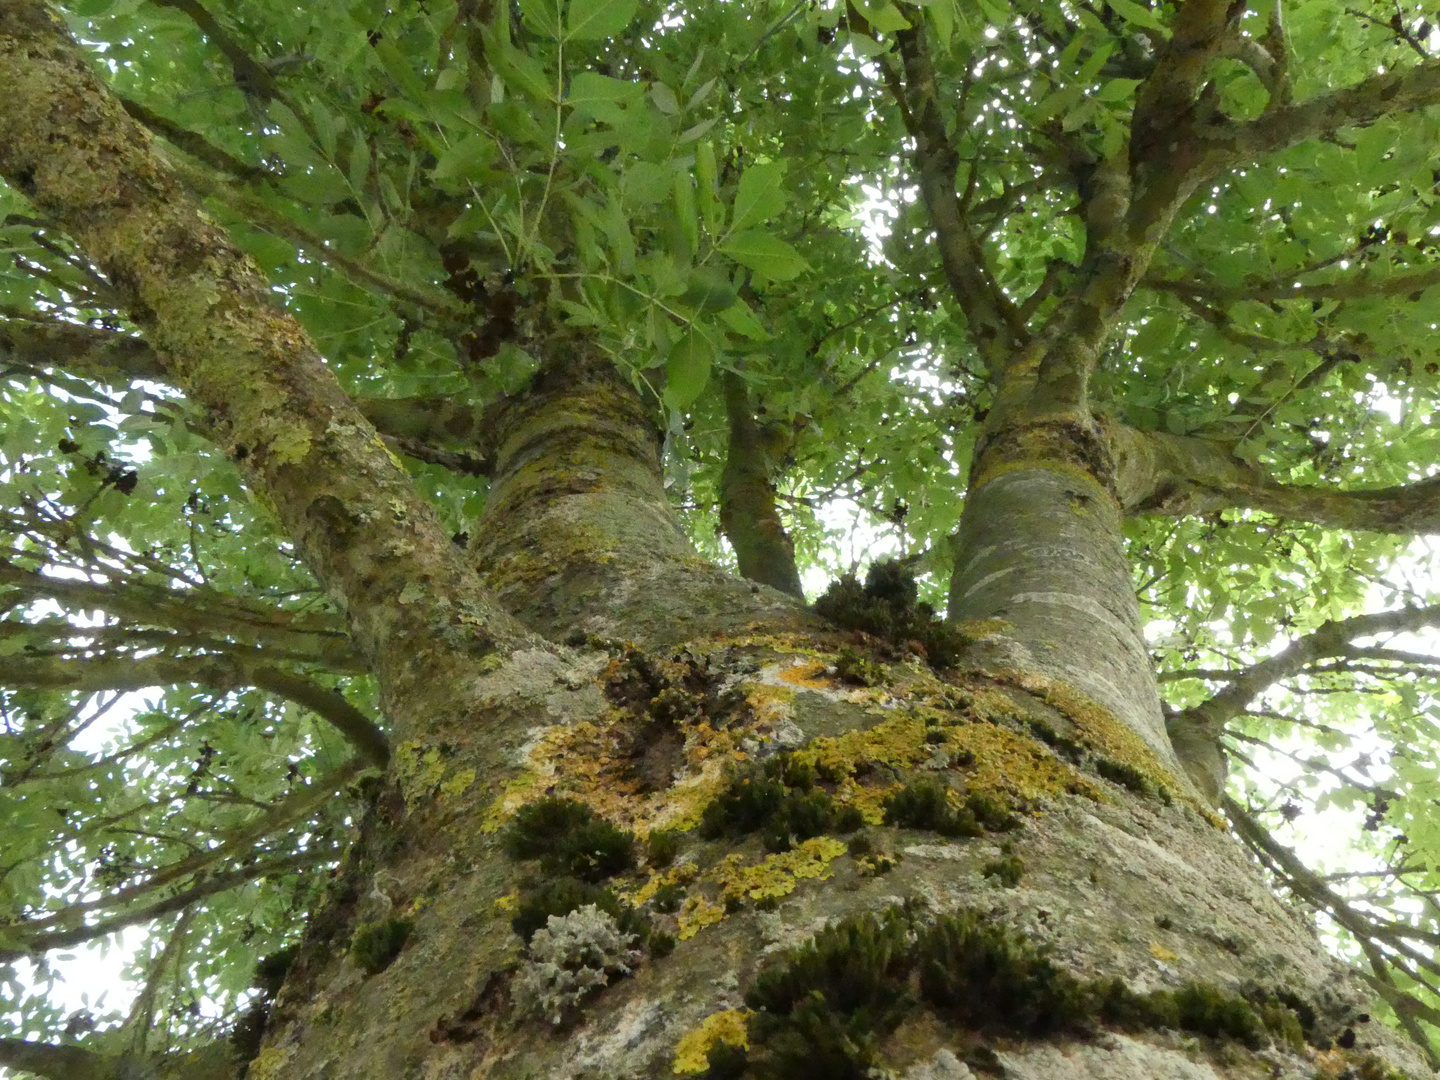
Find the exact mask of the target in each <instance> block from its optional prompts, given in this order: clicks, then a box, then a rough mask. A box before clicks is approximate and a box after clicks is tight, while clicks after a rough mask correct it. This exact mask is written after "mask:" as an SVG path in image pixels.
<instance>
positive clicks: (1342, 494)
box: [1105, 424, 1440, 535]
mask: <svg viewBox="0 0 1440 1080" xmlns="http://www.w3.org/2000/svg"><path fill="white" fill-rule="evenodd" d="M1105 431H1106V436H1107V440H1108V442H1109V444H1110V449H1111V453H1112V455H1113V457H1114V459H1115V473H1116V488H1117V491H1116V494H1117V496H1118V497H1119V499H1120V502H1121V505H1122V506H1123V507H1124V508H1125V512H1126V514H1129V515H1141V514H1155V515H1163V516H1169V517H1182V516H1189V515H1198V514H1213V513H1216V512H1218V511H1220V510H1229V509H1240V508H1244V509H1250V510H1262V511H1264V512H1265V513H1269V514H1274V515H1275V516H1277V517H1282V518H1287V519H1289V520H1292V521H1309V522H1313V523H1314V524H1316V525H1323V526H1325V527H1326V528H1331V529H1367V530H1370V531H1372V532H1383V533H1398V534H1402V535H1418V534H1429V533H1436V532H1440V476H1436V477H1431V478H1429V479H1426V480H1419V481H1416V482H1415V483H1413V484H1401V485H1397V486H1394V487H1386V488H1372V489H1369V490H1359V491H1353V490H1343V489H1339V488H1331V487H1320V486H1318V485H1316V486H1300V485H1291V484H1281V483H1279V482H1278V481H1276V480H1274V479H1272V478H1271V477H1270V476H1269V475H1268V474H1267V473H1266V472H1265V471H1264V470H1263V469H1261V468H1259V467H1257V466H1255V465H1251V464H1249V463H1248V462H1245V461H1241V460H1240V459H1239V458H1237V457H1235V455H1234V453H1233V447H1234V444H1233V443H1230V442H1223V441H1217V440H1212V439H1203V438H1197V437H1194V436H1186V435H1170V434H1168V433H1165V432H1158V431H1137V430H1136V429H1134V428H1131V427H1127V426H1125V425H1123V424H1106V425H1105Z"/></svg>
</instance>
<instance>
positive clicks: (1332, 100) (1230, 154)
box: [1215, 61, 1440, 163]
mask: <svg viewBox="0 0 1440 1080" xmlns="http://www.w3.org/2000/svg"><path fill="white" fill-rule="evenodd" d="M1437 102H1440V62H1436V61H1431V62H1428V63H1423V64H1417V65H1416V66H1414V67H1412V68H1407V69H1405V70H1404V71H1388V72H1386V73H1385V74H1383V75H1374V76H1371V77H1370V78H1368V79H1366V80H1365V81H1364V82H1360V83H1356V84H1355V85H1354V86H1350V87H1346V88H1345V89H1344V90H1336V91H1334V92H1332V93H1329V94H1321V95H1319V96H1318V97H1313V98H1311V99H1310V100H1308V101H1304V102H1301V103H1300V104H1298V105H1286V106H1283V107H1281V108H1278V109H1272V110H1269V111H1267V112H1266V113H1265V114H1264V115H1263V116H1261V117H1260V118H1259V119H1256V120H1252V121H1250V122H1249V123H1244V124H1228V125H1225V126H1224V128H1217V129H1216V131H1215V134H1216V139H1217V141H1218V142H1221V143H1223V144H1224V156H1225V157H1226V158H1227V159H1228V161H1227V163H1233V162H1238V161H1252V160H1254V159H1256V158H1258V157H1260V156H1262V155H1264V154H1269V153H1273V152H1275V151H1277V150H1283V149H1285V148H1286V147H1290V146H1295V145H1297V144H1298V143H1302V142H1305V141H1306V140H1307V139H1315V138H1319V137H1320V136H1322V135H1329V134H1331V133H1332V132H1335V131H1339V130H1340V129H1341V128H1346V127H1364V126H1366V125H1367V124H1373V123H1374V122H1375V121H1377V120H1381V119H1383V118H1384V117H1387V116H1398V115H1399V114H1401V113H1407V112H1414V111H1415V110H1417V109H1423V108H1425V107H1427V106H1429V105H1434V104H1436V103H1437Z"/></svg>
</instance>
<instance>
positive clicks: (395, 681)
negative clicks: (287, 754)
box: [0, 0, 534, 737]
mask: <svg viewBox="0 0 1440 1080" xmlns="http://www.w3.org/2000/svg"><path fill="white" fill-rule="evenodd" d="M0 129H3V130H4V131H5V139H4V142H3V143H0V175H3V176H4V178H5V179H6V180H7V181H8V182H9V183H10V184H11V185H12V186H13V187H14V188H15V189H16V190H17V191H19V192H21V193H22V194H24V195H25V196H26V197H27V198H29V199H30V200H31V202H32V203H34V205H35V206H36V207H37V209H38V210H39V211H40V212H41V213H42V214H44V215H46V216H48V217H49V218H50V219H52V220H54V221H56V222H57V223H58V224H59V225H60V227H62V228H63V229H65V230H66V231H67V232H68V233H69V234H70V235H71V236H72V237H73V238H74V239H75V240H76V241H77V243H79V245H80V246H81V247H82V248H83V249H84V251H85V253H86V255H87V256H88V257H89V258H90V259H91V260H92V261H93V262H94V264H95V265H96V266H97V267H99V268H100V269H101V271H102V272H103V273H104V274H105V276H106V278H107V279H108V280H109V281H111V282H112V283H114V284H115V286H116V288H117V290H118V291H119V293H120V294H121V295H122V297H123V301H124V304H125V306H126V307H127V309H128V314H129V315H130V317H131V318H132V319H133V321H134V322H135V324H136V325H137V326H139V327H140V329H141V330H142V331H143V332H144V334H145V336H146V337H147V339H148V340H149V341H150V342H151V343H152V344H153V345H154V347H155V349H156V352H157V354H158V355H159V356H161V357H162V358H163V362H164V365H165V367H166V370H167V372H168V375H169V378H170V379H171V381H173V382H175V383H176V384H177V385H179V386H180V387H182V388H183V389H184V391H185V393H186V395H187V396H188V397H189V398H190V400H191V401H192V403H193V404H195V405H196V406H197V408H198V409H199V410H200V411H201V413H202V415H203V417H204V421H205V423H206V424H207V426H208V428H209V430H210V431H211V433H212V437H213V438H214V440H215V442H216V443H217V444H218V445H219V446H221V447H222V448H223V449H224V450H225V452H226V453H227V454H229V455H230V456H231V457H232V459H233V460H234V461H236V463H237V464H238V465H239V467H240V470H241V472H242V475H243V476H244V478H245V480H246V482H247V483H248V484H249V485H251V486H252V487H253V488H254V489H256V490H257V491H259V492H261V493H263V495H264V496H265V498H266V499H267V500H268V501H269V502H270V504H271V505H272V506H273V507H274V510H275V512H276V514H277V516H278V517H279V519H280V521H281V522H282V524H283V526H284V528H285V530H286V532H287V533H288V534H289V535H290V537H291V539H292V540H293V541H294V543H295V546H296V550H297V551H298V552H299V553H300V555H301V556H302V557H303V558H304V560H305V562H306V564H307V565H308V566H309V568H310V570H311V571H312V572H313V573H314V574H315V576H316V577H317V578H318V579H319V581H320V582H321V584H322V585H323V586H324V587H325V588H326V589H327V590H328V591H329V592H330V593H331V595H332V596H334V597H335V598H336V599H337V600H338V601H339V602H340V603H341V604H342V605H343V606H344V607H345V609H346V612H347V615H348V617H349V622H350V627H351V633H352V636H353V637H354V639H355V643H356V645H357V647H358V649H359V651H360V652H361V653H362V654H363V655H364V656H365V657H366V658H367V660H368V661H369V662H370V663H371V665H372V667H373V669H374V670H375V672H376V674H377V675H378V676H379V678H380V682H381V686H382V692H383V693H384V694H385V696H386V700H387V702H389V703H390V704H391V707H392V708H395V707H398V705H399V703H404V707H405V715H397V717H396V719H397V722H398V723H400V724H401V726H402V727H403V726H404V724H405V723H406V722H410V721H413V722H414V723H416V724H420V723H429V722H431V721H433V719H434V717H435V716H436V715H437V714H438V711H439V710H441V709H442V708H445V706H442V705H441V703H440V702H439V701H438V700H436V697H435V695H437V694H438V693H440V692H441V691H442V690H443V689H444V688H448V687H452V686H455V685H457V684H459V683H460V681H461V679H462V677H463V673H464V672H466V671H473V670H474V666H475V665H476V664H478V663H480V662H481V661H482V660H483V659H485V658H486V657H487V656H490V655H492V654H494V653H495V652H497V651H501V650H503V651H505V652H507V653H508V652H509V651H511V650H513V649H515V648H518V647H522V646H523V645H525V644H528V643H530V642H532V641H533V640H534V639H533V638H532V637H531V636H530V635H529V634H528V633H527V632H526V631H525V630H524V629H523V628H521V627H519V626H518V625H517V624H516V623H515V622H514V621H513V620H512V619H511V618H510V617H509V616H508V615H506V614H505V613H504V612H503V611H502V610H501V609H500V608H499V607H498V605H496V604H495V603H494V601H493V600H492V599H491V598H490V597H489V596H488V595H487V594H485V593H484V592H483V591H482V590H481V588H480V586H479V581H478V579H477V577H476V576H475V574H474V573H473V572H472V570H471V569H470V567H469V566H468V565H467V564H466V562H465V559H464V556H463V554H462V552H461V551H460V550H459V549H458V548H457V547H456V545H454V544H452V543H451V541H450V536H449V531H448V530H446V529H445V528H444V527H443V526H442V524H441V522H440V521H439V518H438V516H437V514H436V512H435V510H434V508H433V507H431V506H430V505H429V504H428V503H427V502H426V501H425V500H424V499H423V498H421V497H420V495H419V494H418V492H416V490H415V488H414V485H413V484H412V483H411V481H410V478H409V477H408V476H407V475H406V473H405V471H404V469H403V468H402V467H401V466H400V464H399V462H398V461H397V460H396V459H395V458H394V457H393V456H392V455H391V454H390V453H389V452H388V451H387V450H386V449H385V447H384V445H383V443H382V442H381V441H380V440H379V439H378V438H376V437H375V431H374V428H373V427H372V426H371V425H370V424H369V422H368V421H366V420H365V418H364V417H363V416H362V415H361V414H360V412H359V410H358V409H356V408H355V406H354V404H353V402H351V401H350V400H349V398H347V397H346V396H345V394H344V393H343V392H342V391H341V389H340V387H339V385H338V384H337V383H336V381H335V377H334V374H333V373H332V372H331V371H330V370H329V369H328V368H327V367H326V366H325V364H324V363H323V362H322V360H321V357H320V356H319V354H318V353H317V351H316V349H315V347H314V345H313V344H312V343H311V342H310V340H309V338H308V337H307V336H306V334H305V331H304V330H303V329H302V328H301V326H300V325H299V324H298V323H297V322H296V321H295V320H294V319H293V318H292V317H291V316H290V315H289V314H287V313H286V312H285V311H283V310H282V309H280V308H279V307H278V306H277V305H276V303H275V298H274V294H273V293H272V292H271V290H270V287H269V284H268V282H266V281H265V279H264V277H263V276H262V275H261V274H260V273H259V271H258V270H257V268H256V267H255V265H254V263H253V262H251V261H250V260H249V259H248V258H247V257H246V256H245V255H244V254H243V253H242V252H241V251H240V250H239V249H238V248H236V247H235V245H234V244H232V243H231V241H230V240H229V239H228V237H226V236H225V234H224V233H223V232H222V231H221V230H220V229H218V228H217V227H216V226H215V225H214V223H213V222H212V221H211V220H210V218H209V217H208V216H207V215H206V214H204V213H203V212H202V211H201V209H200V207H199V206H198V204H197V203H196V202H195V200H194V198H193V197H192V196H191V195H190V194H189V192H188V191H187V190H186V189H185V187H184V185H183V184H182V183H181V182H180V180H179V179H178V177H177V176H176V175H175V174H174V172H173V171H172V170H171V168H170V167H169V166H168V165H167V163H166V162H165V161H163V160H162V159H161V158H160V156H159V155H157V154H156V153H155V152H154V150H153V149H152V146H151V141H150V136H149V134H148V133H147V132H146V131H145V130H144V129H143V128H141V127H140V126H139V125H137V124H136V123H135V121H134V120H133V119H131V118H130V116H129V115H128V114H127V113H126V112H125V110H124V109H123V107H122V106H121V105H120V103H119V102H118V101H116V100H115V98H114V96H113V95H111V94H110V92H109V91H108V90H107V89H106V88H105V87H104V86H103V85H102V84H101V83H100V82H99V81H98V79H97V78H96V77H95V75H94V73H93V72H92V70H91V68H90V64H89V62H88V61H87V59H86V57H85V55H84V54H83V53H82V52H81V50H80V48H79V47H78V46H77V45H76V43H75V41H74V40H73V39H72V38H71V37H70V36H69V34H68V33H67V32H66V31H65V28H64V23H63V21H61V20H60V19H59V18H58V17H57V16H54V15H52V14H51V13H50V11H49V10H48V8H47V7H46V6H45V5H44V4H42V3H38V2H34V3H27V2H20V0H15V2H11V3H7V4H5V5H3V6H0ZM402 555H403V557H401V556H402ZM419 582H423V583H424V587H423V588H420V589H419V590H418V591H417V590H416V587H415V586H416V584H417V583H419ZM407 586H408V587H409V591H408V592H407V591H406V590H407ZM402 592H405V593H406V595H405V601H406V602H404V603H401V602H398V600H397V598H399V597H400V596H401V594H402ZM463 707H465V706H464V704H463V703H457V702H455V700H454V698H453V695H451V697H450V704H449V706H448V708H449V709H452V710H453V709H457V708H463ZM402 737H403V736H402Z"/></svg>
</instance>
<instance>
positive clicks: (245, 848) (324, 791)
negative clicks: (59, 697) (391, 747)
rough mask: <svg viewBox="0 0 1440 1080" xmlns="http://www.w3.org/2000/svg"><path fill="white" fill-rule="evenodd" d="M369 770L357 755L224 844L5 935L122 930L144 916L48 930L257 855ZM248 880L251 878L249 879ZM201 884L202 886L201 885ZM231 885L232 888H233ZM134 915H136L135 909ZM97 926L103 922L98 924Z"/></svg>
mask: <svg viewBox="0 0 1440 1080" xmlns="http://www.w3.org/2000/svg"><path fill="white" fill-rule="evenodd" d="M369 768H371V766H370V764H369V762H367V761H364V760H363V759H361V758H360V757H358V756H357V757H353V758H351V759H350V760H349V761H347V762H346V763H345V764H344V765H341V766H340V767H339V768H337V769H333V770H331V771H330V772H329V773H326V774H325V775H324V776H322V777H319V778H318V779H317V780H316V781H315V783H313V784H311V785H309V786H308V787H304V788H301V789H300V790H298V791H294V792H291V793H290V794H289V795H286V796H285V797H283V798H281V799H277V800H276V801H275V802H273V803H271V804H270V805H269V806H268V807H266V808H265V810H264V811H263V812H262V813H260V814H258V815H256V817H255V818H254V819H253V820H251V821H250V822H249V823H248V824H246V825H244V826H243V827H241V828H239V829H236V830H235V831H233V832H230V833H227V834H225V835H224V837H223V838H222V841H221V843H219V844H216V845H215V846H214V847H210V848H206V849H205V850H204V851H201V852H199V853H197V854H195V855H191V856H188V857H187V858H184V859H180V860H178V861H176V862H173V863H169V864H167V865H165V866H161V867H157V868H155V869H153V870H148V871H147V870H144V869H142V870H139V871H137V872H138V873H146V872H148V873H149V874H150V876H149V877H148V878H147V879H146V880H145V881H143V882H139V883H137V884H134V885H128V886H126V887H124V888H122V889H117V890H116V891H115V892H113V893H111V894H109V895H108V896H101V897H97V898H96V899H93V900H83V901H80V902H77V903H74V904H70V905H68V906H67V907H66V908H65V909H64V910H63V912H60V913H57V914H53V915H47V916H45V917H44V918H40V919H31V920H27V921H25V922H23V923H19V924H8V925H7V924H4V923H0V935H3V934H5V933H7V932H10V931H12V930H15V929H17V928H19V929H21V930H22V931H23V932H24V933H26V934H28V935H29V937H28V939H27V940H28V941H29V942H31V943H33V942H35V941H37V940H39V939H40V937H41V936H44V939H45V942H46V943H45V944H44V945H43V947H44V948H60V947H62V946H63V945H66V944H75V943H78V942H80V941H88V940H90V939H91V938H92V937H96V936H99V934H101V933H109V932H110V930H118V929H122V928H123V927H125V926H131V925H134V923H135V922H139V921H142V920H141V918H139V917H137V918H134V919H131V921H129V922H119V923H115V924H114V925H110V924H109V923H107V924H106V925H107V926H109V929H107V930H103V931H98V932H97V933H94V934H92V933H90V932H91V931H92V930H95V926H88V927H86V926H82V927H78V928H76V929H72V930H63V931H59V930H57V931H54V932H53V934H54V935H60V934H84V935H88V936H82V937H79V938H76V939H75V940H74V941H69V940H68V939H65V940H62V939H61V938H59V937H58V936H57V937H54V940H53V941H52V940H51V936H50V934H49V932H47V928H48V927H53V926H57V925H64V924H65V923H66V922H68V921H69V920H70V919H73V918H74V917H75V915H76V914H77V913H83V912H87V911H97V910H100V909H102V908H113V907H116V906H118V905H121V904H126V903H130V902H131V901H134V900H138V899H141V898H143V897H145V896H146V895H148V894H150V893H153V892H155V891H156V890H158V889H161V888H163V887H164V886H167V885H169V884H171V883H172V882H176V881H181V880H183V879H185V878H187V877H189V876H190V875H192V874H198V873H200V872H201V871H206V870H208V869H209V868H210V867H212V866H214V865H215V864H216V863H220V862H223V861H225V860H227V859H231V858H233V859H236V860H242V859H244V858H245V857H246V856H247V855H253V854H254V848H255V844H256V842H257V841H259V840H261V839H263V838H264V837H266V836H269V835H271V834H273V833H276V832H278V831H280V830H281V829H283V828H285V827H287V826H289V825H290V824H292V823H293V822H295V821H297V820H299V819H301V818H303V817H306V816H308V815H310V814H313V813H315V811H317V810H319V809H320V807H321V806H322V805H323V804H324V803H326V802H328V801H329V800H330V799H332V798H333V797H334V794H335V792H336V791H338V790H339V789H340V788H342V787H344V786H345V785H346V784H348V783H349V782H350V781H351V780H353V779H355V777H357V776H359V775H360V774H361V773H363V772H365V771H366V770H367V769H369ZM250 869H253V867H252V868H249V869H246V868H242V869H241V870H237V871H227V873H237V874H238V873H249V872H250ZM217 876H219V875H217ZM207 880H213V879H207ZM243 880H251V879H249V878H246V879H243ZM235 883H237V884H238V883H239V882H238V881H237V882H235ZM196 887H201V886H200V885H199V884H197V886H196ZM226 887H227V888H228V887H229V886H226ZM215 891H219V890H215V889H212V890H211V892H215ZM207 895H208V894H207ZM174 899H175V898H174V897H167V898H166V899H165V900H162V901H160V903H161V904H164V903H170V902H172V901H174ZM181 906H183V905H181ZM145 910H146V911H150V910H151V909H150V908H146V909H145ZM177 910H179V907H176V906H171V907H167V908H164V909H163V910H161V911H158V912H157V913H159V914H164V913H166V912H170V911H177ZM131 914H134V913H133V912H132V913H131ZM149 917H151V916H150V915H146V916H144V918H149ZM116 918H117V919H129V918H130V915H123V916H117V917H116ZM111 922H114V920H111ZM95 925H96V926H98V925H99V924H95ZM37 947H39V946H37ZM28 951H31V950H30V949H28V948H22V949H18V950H17V949H8V950H7V949H0V963H8V962H10V961H11V960H14V959H17V958H19V957H21V956H24V955H25V954H26V952H28Z"/></svg>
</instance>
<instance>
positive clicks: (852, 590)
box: [815, 559, 966, 686]
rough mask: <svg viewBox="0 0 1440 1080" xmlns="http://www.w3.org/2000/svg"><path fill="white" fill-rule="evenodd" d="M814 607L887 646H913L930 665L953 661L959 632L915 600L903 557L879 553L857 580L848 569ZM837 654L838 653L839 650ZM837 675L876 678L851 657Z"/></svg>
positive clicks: (912, 577) (911, 577) (960, 639)
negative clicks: (862, 580)
mask: <svg viewBox="0 0 1440 1080" xmlns="http://www.w3.org/2000/svg"><path fill="white" fill-rule="evenodd" d="M815 612H816V614H818V615H820V616H821V617H823V618H826V619H829V620H830V621H831V622H832V623H834V624H835V625H836V626H840V627H843V628H844V629H846V630H859V631H862V632H864V633H866V634H869V635H871V636H872V637H875V638H878V639H880V640H881V641H882V642H885V643H887V644H889V645H890V646H891V647H892V648H894V649H897V650H904V651H914V650H915V648H916V647H918V650H919V652H920V653H921V654H922V655H923V656H924V657H925V659H926V660H927V661H929V663H930V666H931V667H933V668H936V669H939V668H947V667H953V666H954V665H955V663H956V662H957V661H958V660H959V658H960V649H961V647H962V646H963V645H964V644H965V642H966V639H965V637H964V636H963V635H962V634H960V633H959V632H958V631H956V630H954V629H952V628H951V627H949V626H946V625H945V623H944V622H943V621H942V620H941V619H940V617H939V616H938V615H937V614H936V613H935V609H934V608H933V607H931V606H930V605H929V604H926V603H923V602H920V601H919V593H918V590H917V589H916V586H915V575H914V573H913V572H912V571H911V570H910V568H909V567H907V566H905V565H904V564H903V563H900V562H896V561H893V560H890V559H881V560H879V561H878V562H875V563H872V564H871V566H870V571H869V573H867V574H866V575H865V584H864V585H861V584H860V582H859V581H858V580H857V579H856V578H855V576H854V575H853V574H846V575H844V576H843V577H841V578H840V580H838V581H834V582H831V583H830V587H829V588H827V589H826V590H825V592H824V593H823V594H822V595H821V597H820V598H819V599H818V600H816V601H815ZM842 658H843V654H842ZM846 671H847V672H848V676H847V674H846V673H844V672H842V674H841V677H842V678H847V679H848V680H850V681H853V680H855V679H856V678H857V677H858V679H859V680H861V681H862V685H867V686H869V685H873V684H874V682H876V681H879V676H878V673H877V672H876V671H875V670H874V668H873V667H868V666H866V665H865V664H864V662H863V661H860V660H859V658H858V657H857V658H856V659H854V660H851V661H849V662H848V663H846Z"/></svg>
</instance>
